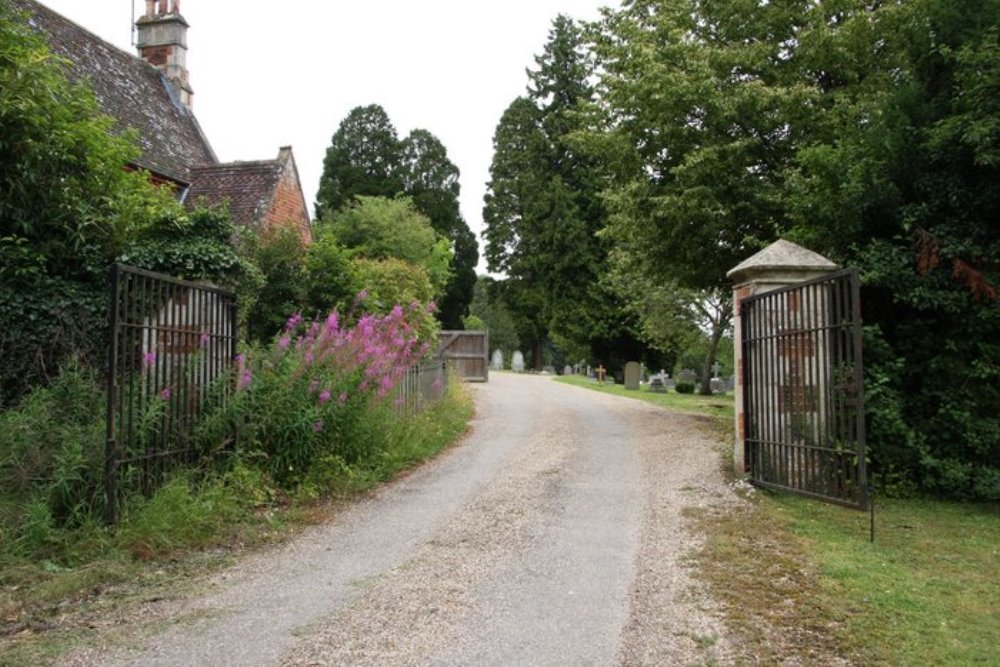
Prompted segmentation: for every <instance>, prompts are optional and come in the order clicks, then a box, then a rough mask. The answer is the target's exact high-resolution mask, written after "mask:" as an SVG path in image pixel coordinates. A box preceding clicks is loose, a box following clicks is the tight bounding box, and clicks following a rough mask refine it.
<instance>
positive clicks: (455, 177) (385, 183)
mask: <svg viewBox="0 0 1000 667" xmlns="http://www.w3.org/2000/svg"><path fill="white" fill-rule="evenodd" d="M459 192H460V186H459V171H458V167H456V166H455V165H454V164H453V163H452V162H451V160H449V159H448V151H447V149H445V147H444V144H442V143H441V141H440V140H439V139H438V138H437V137H435V136H434V135H433V134H431V133H430V132H429V131H427V130H422V129H415V130H413V131H411V132H410V134H409V135H407V137H406V138H405V139H403V140H402V141H400V140H399V138H398V136H397V134H396V129H395V128H394V127H393V125H392V123H391V122H390V120H389V117H388V115H387V114H386V113H385V111H384V110H383V109H382V107H380V106H378V105H375V104H373V105H369V106H366V107H357V108H355V109H353V110H352V111H351V112H350V114H348V116H347V117H346V118H345V119H344V120H343V121H342V122H341V124H340V127H339V128H338V130H337V132H336V133H335V134H334V136H333V140H332V142H331V145H330V147H329V148H328V149H327V155H326V159H325V160H324V163H323V176H322V178H321V180H320V188H319V192H318V193H317V195H316V199H317V203H316V216H317V218H318V219H323V218H324V217H325V216H326V215H327V214H328V213H332V212H335V211H338V210H340V209H342V208H344V207H345V206H349V205H350V203H351V202H352V200H353V199H355V198H356V197H359V196H379V197H387V198H392V197H398V196H400V195H405V196H408V197H410V198H411V200H412V201H413V204H414V206H415V207H416V209H417V210H418V211H419V212H421V213H422V214H424V215H425V216H427V218H428V219H429V220H430V223H431V226H432V227H433V228H434V230H435V231H436V232H437V233H438V234H439V235H440V236H441V237H442V238H446V239H448V240H449V242H450V243H451V246H452V260H451V265H450V267H449V271H450V277H449V279H448V283H447V285H446V286H445V288H444V290H443V291H442V292H441V294H440V299H439V300H440V308H441V309H440V311H439V313H438V317H439V319H440V320H441V322H442V323H444V324H445V326H448V327H453V328H456V329H457V328H461V326H462V317H463V316H464V315H465V313H466V312H468V305H469V302H470V301H471V300H472V286H473V284H474V283H475V279H476V275H475V267H476V265H477V264H478V262H479V246H478V243H477V242H476V238H475V235H474V234H473V233H472V232H471V231H470V230H469V226H468V224H466V222H465V220H464V219H463V218H462V215H461V212H460V210H459V203H458V197H459Z"/></svg>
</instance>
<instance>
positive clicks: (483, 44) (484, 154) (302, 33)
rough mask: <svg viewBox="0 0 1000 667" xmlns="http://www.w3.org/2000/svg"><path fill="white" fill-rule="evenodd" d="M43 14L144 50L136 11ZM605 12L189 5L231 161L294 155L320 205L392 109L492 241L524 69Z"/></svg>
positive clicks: (192, 63) (122, 2) (213, 127)
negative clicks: (372, 117)
mask: <svg viewBox="0 0 1000 667" xmlns="http://www.w3.org/2000/svg"><path fill="white" fill-rule="evenodd" d="M41 2H42V3H43V4H45V5H47V6H49V7H50V8H52V9H54V10H55V11H57V12H59V13H61V14H63V15H64V16H66V17H68V18H70V19H71V20H73V21H74V22H76V23H78V24H80V25H82V26H83V27H85V28H87V29H88V30H90V31H91V32H94V33H96V34H97V35H98V36H100V37H102V38H103V39H105V40H107V41H109V42H111V43H113V44H115V45H117V46H119V47H121V48H123V49H126V50H129V51H132V52H134V49H133V48H132V47H131V29H130V27H131V22H132V0H99V1H96V2H95V1H93V0H41ZM605 5H612V6H617V2H614V1H612V0H604V1H601V0H498V1H493V2H483V1H482V0H382V1H381V2H380V1H378V0H369V1H368V2H364V1H357V0H355V1H351V0H332V1H328V2H317V1H316V0H275V1H273V2H272V1H270V0H225V1H220V0H183V2H181V13H182V14H183V15H184V18H185V19H187V21H188V23H189V24H190V25H191V28H190V30H189V31H188V70H189V71H190V76H191V86H192V88H194V93H195V95H194V110H195V114H196V115H197V116H198V121H199V122H200V123H201V126H202V129H203V130H204V131H205V134H206V135H207V136H208V139H209V141H210V142H211V143H212V147H213V148H214V149H215V152H216V154H218V156H219V159H221V160H223V161H227V162H228V161H231V160H261V159H272V158H274V157H276V156H277V154H278V148H279V147H280V146H284V145H291V146H292V147H293V148H294V150H295V159H296V163H297V164H298V167H299V174H300V176H301V178H302V186H303V190H304V191H305V196H306V201H308V202H309V205H310V207H312V203H313V200H314V199H315V196H316V189H317V187H318V183H319V177H320V173H321V171H322V169H323V156H324V154H325V152H326V148H327V146H329V144H330V138H331V136H332V135H333V133H334V131H336V129H337V126H338V124H339V123H340V121H341V120H342V119H343V118H344V117H345V116H346V115H347V113H348V112H349V111H350V110H351V109H352V108H354V107H356V106H359V105H366V104H373V103H375V104H381V105H382V106H383V107H384V108H385V110H386V112H387V113H388V114H389V117H390V118H391V119H392V122H393V124H394V125H395V126H396V131H397V132H398V133H399V135H400V137H403V136H405V135H406V134H407V133H408V132H409V131H410V130H412V129H414V128H424V129H427V130H430V131H431V132H432V133H433V134H435V135H436V136H437V137H438V138H439V139H440V140H441V141H442V142H443V143H444V145H445V147H446V148H447V149H448V155H449V157H450V158H451V160H452V162H454V163H455V164H456V165H458V168H459V169H460V170H461V172H462V178H461V183H462V199H461V205H462V213H463V215H464V216H465V219H466V221H467V222H468V223H469V226H470V227H471V228H472V230H473V231H474V232H476V233H477V234H479V233H480V232H481V228H482V206H483V194H484V192H485V183H486V181H487V179H488V178H489V165H490V159H491V158H492V151H493V145H492V141H493V131H494V129H495V128H496V124H497V122H498V121H499V120H500V115H501V114H502V113H503V110H504V109H505V108H506V107H507V105H508V104H510V102H511V101H512V100H513V99H514V98H515V97H516V96H518V95H520V94H522V93H523V92H524V90H525V86H526V85H527V77H526V75H525V68H526V67H529V66H531V67H533V66H534V60H533V56H534V55H535V54H538V53H541V51H542V49H543V47H544V45H545V42H546V40H547V38H548V31H549V28H550V27H551V24H552V20H553V19H554V18H555V17H556V16H557V15H558V14H560V13H562V14H567V15H569V16H571V17H573V18H575V19H578V20H591V19H594V18H596V17H597V15H598V8H599V7H600V6H605ZM135 11H136V15H137V16H138V15H141V14H142V13H143V12H144V11H145V2H144V1H143V0H135ZM480 246H482V242H481V239H480ZM480 250H482V247H480ZM484 266H485V265H484V263H483V262H480V268H481V269H483V267H484Z"/></svg>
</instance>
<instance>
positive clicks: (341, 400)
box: [337, 391, 347, 405]
mask: <svg viewBox="0 0 1000 667" xmlns="http://www.w3.org/2000/svg"><path fill="white" fill-rule="evenodd" d="M337 402H338V403H340V404H341V405H343V404H344V403H347V392H346V391H342V392H340V396H338V397H337Z"/></svg>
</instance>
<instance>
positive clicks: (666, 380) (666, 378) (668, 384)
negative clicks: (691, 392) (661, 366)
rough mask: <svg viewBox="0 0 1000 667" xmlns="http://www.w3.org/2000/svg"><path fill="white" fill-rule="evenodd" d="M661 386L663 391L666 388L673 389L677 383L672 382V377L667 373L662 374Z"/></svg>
mask: <svg viewBox="0 0 1000 667" xmlns="http://www.w3.org/2000/svg"><path fill="white" fill-rule="evenodd" d="M663 386H664V387H665V389H664V391H666V390H667V389H673V388H674V387H676V386H677V383H676V382H674V379H673V378H672V377H670V376H669V375H664V376H663Z"/></svg>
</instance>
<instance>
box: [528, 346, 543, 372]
mask: <svg viewBox="0 0 1000 667" xmlns="http://www.w3.org/2000/svg"><path fill="white" fill-rule="evenodd" d="M531 356H532V359H531V365H532V367H533V368H534V369H535V370H536V371H541V370H542V341H541V340H536V341H535V347H534V349H533V350H532V355H531Z"/></svg>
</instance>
